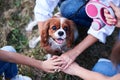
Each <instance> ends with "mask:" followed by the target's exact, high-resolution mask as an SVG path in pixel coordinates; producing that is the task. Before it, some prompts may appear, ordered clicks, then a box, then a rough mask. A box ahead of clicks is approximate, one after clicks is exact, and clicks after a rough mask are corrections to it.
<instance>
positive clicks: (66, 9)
mask: <svg viewBox="0 0 120 80" xmlns="http://www.w3.org/2000/svg"><path fill="white" fill-rule="evenodd" d="M83 4H84V1H83V0H72V1H71V0H65V1H64V2H62V3H61V5H60V12H61V14H62V16H63V17H66V18H69V17H70V16H72V15H73V14H74V13H76V12H77V10H78V9H79V8H80V6H82V5H83Z"/></svg>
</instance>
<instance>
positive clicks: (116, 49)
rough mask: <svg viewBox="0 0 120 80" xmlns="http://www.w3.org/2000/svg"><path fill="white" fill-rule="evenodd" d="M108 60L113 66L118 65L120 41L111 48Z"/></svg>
mask: <svg viewBox="0 0 120 80" xmlns="http://www.w3.org/2000/svg"><path fill="white" fill-rule="evenodd" d="M110 58H111V60H112V62H113V63H114V64H115V65H117V64H120V41H117V42H116V43H115V45H114V46H113V49H112V53H111V55H110Z"/></svg>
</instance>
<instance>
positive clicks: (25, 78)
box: [10, 75, 32, 80]
mask: <svg viewBox="0 0 120 80" xmlns="http://www.w3.org/2000/svg"><path fill="white" fill-rule="evenodd" d="M10 80H32V79H31V78H30V77H28V76H22V75H16V76H15V77H13V78H12V79H10Z"/></svg>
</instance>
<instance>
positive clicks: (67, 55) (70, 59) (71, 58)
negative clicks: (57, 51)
mask: <svg viewBox="0 0 120 80" xmlns="http://www.w3.org/2000/svg"><path fill="white" fill-rule="evenodd" d="M59 58H61V59H62V60H63V62H64V63H63V64H62V65H61V68H62V69H63V70H64V69H66V68H68V67H69V65H70V64H72V62H73V61H74V60H75V58H76V57H75V56H72V55H71V54H70V53H69V52H67V53H64V54H62V55H61V56H60V57H59Z"/></svg>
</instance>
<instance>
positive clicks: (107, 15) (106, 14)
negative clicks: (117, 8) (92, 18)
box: [104, 9, 114, 19]
mask: <svg viewBox="0 0 120 80" xmlns="http://www.w3.org/2000/svg"><path fill="white" fill-rule="evenodd" d="M104 16H105V17H106V18H109V19H113V18H114V17H113V16H112V15H111V14H110V13H109V11H108V10H106V9H105V10H104Z"/></svg>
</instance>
